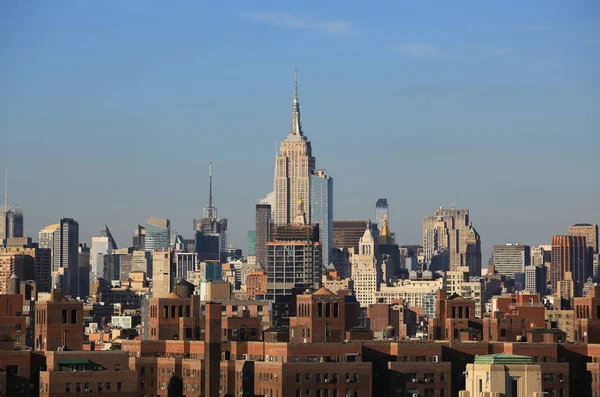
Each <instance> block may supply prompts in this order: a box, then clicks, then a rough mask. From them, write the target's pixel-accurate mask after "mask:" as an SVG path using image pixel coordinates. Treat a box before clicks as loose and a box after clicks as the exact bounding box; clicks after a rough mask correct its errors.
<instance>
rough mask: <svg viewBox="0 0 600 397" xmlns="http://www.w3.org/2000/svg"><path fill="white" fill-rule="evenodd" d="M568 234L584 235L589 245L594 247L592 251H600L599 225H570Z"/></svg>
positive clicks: (595, 252)
mask: <svg viewBox="0 0 600 397" xmlns="http://www.w3.org/2000/svg"><path fill="white" fill-rule="evenodd" d="M568 234H569V236H584V237H585V243H586V245H587V247H588V248H591V249H592V251H593V252H592V253H594V254H597V253H598V225H591V224H589V223H577V224H575V225H573V226H569V231H568Z"/></svg>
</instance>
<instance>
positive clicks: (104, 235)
mask: <svg viewBox="0 0 600 397" xmlns="http://www.w3.org/2000/svg"><path fill="white" fill-rule="evenodd" d="M116 249H117V244H116V243H115V240H114V239H113V237H112V234H111V233H110V230H109V229H108V226H106V225H104V227H103V228H102V230H101V231H100V234H99V235H98V236H97V237H92V248H91V249H90V283H93V282H95V281H96V280H97V279H99V278H102V279H105V280H111V279H110V278H107V277H106V274H105V273H106V269H105V268H104V256H105V255H111V254H112V253H113V251H114V250H116Z"/></svg>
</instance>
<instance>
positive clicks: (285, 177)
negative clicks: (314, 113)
mask: <svg viewBox="0 0 600 397" xmlns="http://www.w3.org/2000/svg"><path fill="white" fill-rule="evenodd" d="M314 169H315V158H314V157H313V155H312V148H311V144H310V141H309V140H308V139H307V138H306V136H305V135H304V132H303V131H302V124H301V123H300V102H299V100H298V79H295V82H294V101H293V106H292V126H291V128H290V132H289V133H288V135H287V137H286V138H285V140H284V141H283V142H281V146H280V149H279V154H278V155H277V157H276V159H275V180H274V183H273V191H274V192H275V208H273V222H274V223H275V224H276V225H288V224H290V223H292V222H293V217H294V211H295V209H296V208H295V205H296V204H295V203H297V202H298V201H299V200H309V198H310V197H311V196H310V175H311V173H312V172H313V170H314ZM310 206H311V203H310V201H307V208H305V210H306V212H307V214H308V215H309V216H310V214H311V208H310ZM309 222H312V221H311V220H310V219H309Z"/></svg>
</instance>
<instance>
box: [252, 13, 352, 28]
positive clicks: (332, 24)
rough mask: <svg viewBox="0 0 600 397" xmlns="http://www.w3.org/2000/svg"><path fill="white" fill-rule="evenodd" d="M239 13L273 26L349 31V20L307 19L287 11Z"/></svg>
mask: <svg viewBox="0 0 600 397" xmlns="http://www.w3.org/2000/svg"><path fill="white" fill-rule="evenodd" d="M241 15H242V17H244V18H248V19H251V20H253V21H258V22H265V23H268V24H270V25H273V26H279V27H283V28H288V29H307V30H316V31H320V32H324V33H328V34H345V33H348V32H349V31H350V22H347V21H341V20H331V21H314V20H313V21H309V20H307V19H303V18H299V17H297V16H294V15H292V14H290V13H288V12H255V11H243V12H242V13H241Z"/></svg>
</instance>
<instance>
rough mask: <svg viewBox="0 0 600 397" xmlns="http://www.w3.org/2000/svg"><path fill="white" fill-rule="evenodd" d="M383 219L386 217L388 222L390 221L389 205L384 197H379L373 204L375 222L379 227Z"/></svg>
mask: <svg viewBox="0 0 600 397" xmlns="http://www.w3.org/2000/svg"><path fill="white" fill-rule="evenodd" d="M384 219H387V221H388V222H389V221H390V207H389V206H388V202H387V199H386V198H380V199H378V200H377V203H376V204H375V222H377V225H379V227H381V225H383V220H384Z"/></svg>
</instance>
